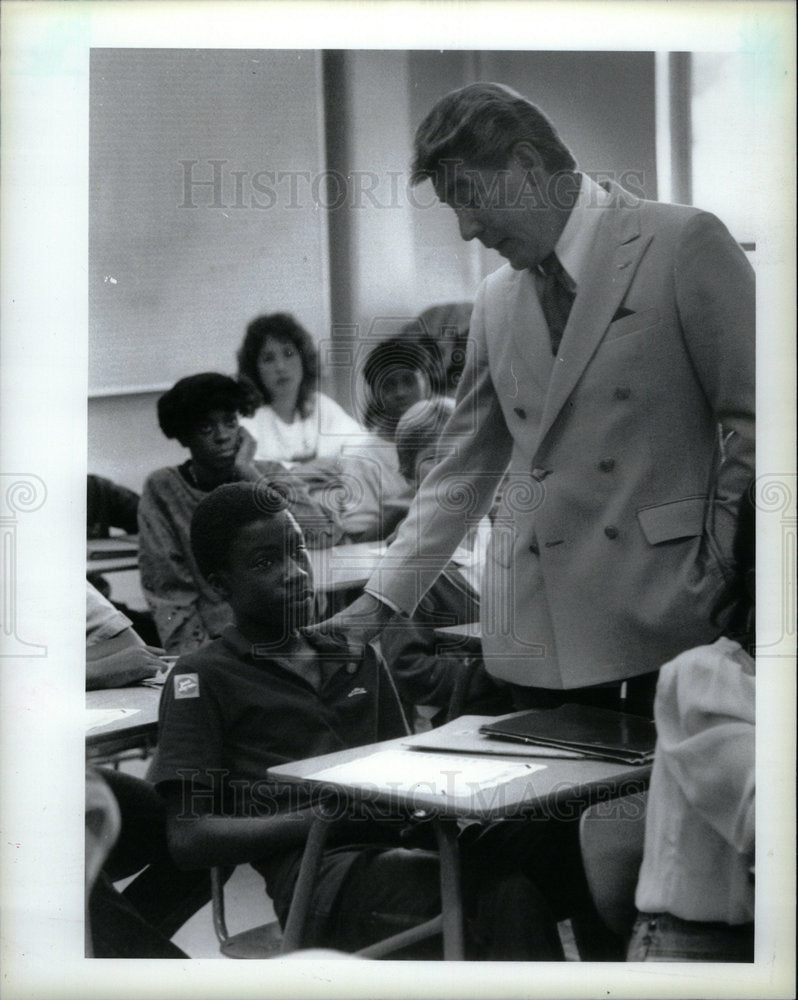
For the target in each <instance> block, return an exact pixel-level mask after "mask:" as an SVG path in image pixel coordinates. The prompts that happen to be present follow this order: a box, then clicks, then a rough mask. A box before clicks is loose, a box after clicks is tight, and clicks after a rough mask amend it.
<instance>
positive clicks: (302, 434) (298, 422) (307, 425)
mask: <svg viewBox="0 0 798 1000" xmlns="http://www.w3.org/2000/svg"><path fill="white" fill-rule="evenodd" d="M238 373H239V375H241V376H244V377H246V378H247V379H248V380H249V381H250V382H251V383H252V384H253V385H254V386H255V388H256V389H257V392H258V394H259V396H260V401H261V405H260V406H259V407H258V408H257V410H256V411H255V414H254V416H252V417H251V418H249V419H244V420H243V421H242V425H243V426H244V427H246V428H247V430H249V431H250V433H251V434H252V436H253V437H254V438H255V440H256V442H257V449H256V451H255V458H257V459H268V460H271V461H278V462H284V463H292V462H307V461H310V459H313V458H328V457H333V456H336V455H338V454H339V453H340V451H341V448H342V446H343V445H344V444H346V443H347V440H349V439H350V438H351V437H352V436H353V435H354V436H355V438H358V437H361V436H362V434H363V429H362V428H361V426H360V425H359V424H358V422H357V421H356V420H355V419H354V418H353V417H350V416H349V414H348V413H347V412H346V410H344V409H343V408H342V407H341V406H339V405H338V403H336V402H335V401H334V400H332V399H330V397H329V396H325V395H324V393H322V392H319V391H318V388H317V382H318V355H317V352H316V346H315V344H314V343H313V340H312V338H311V336H310V334H309V333H308V332H307V330H305V328H304V327H302V326H301V325H300V324H299V323H298V322H297V321H296V319H294V317H293V316H291V315H290V314H289V313H271V314H270V315H268V316H258V317H257V318H256V319H254V320H253V321H252V322H251V323H250V324H249V326H248V327H247V332H246V336H245V337H244V341H243V343H242V345H241V348H240V350H239V352H238Z"/></svg>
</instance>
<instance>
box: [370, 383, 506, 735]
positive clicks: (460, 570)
mask: <svg viewBox="0 0 798 1000" xmlns="http://www.w3.org/2000/svg"><path fill="white" fill-rule="evenodd" d="M453 410H454V401H453V400H452V399H449V398H447V397H445V396H433V397H432V398H431V399H427V400H421V401H420V402H418V403H415V404H414V405H413V406H411V407H410V409H409V410H407V411H406V412H405V413H404V414H403V416H402V417H401V419H400V420H399V423H398V424H397V426H396V435H395V442H396V451H397V455H398V458H399V468H400V470H401V472H402V475H403V476H404V477H405V479H406V480H407V481H408V482H409V483H410V484H411V485H412V486H413V488H414V489H418V487H419V486H420V485H421V482H422V480H423V479H424V477H425V476H426V474H427V472H429V470H430V468H432V466H433V465H434V464H435V462H436V461H437V459H438V457H439V449H440V450H443V451H445V449H446V442H445V441H443V442H441V434H442V432H443V430H444V427H445V425H446V421H447V420H448V418H449V416H450V415H451V414H452V412H453ZM489 530H490V529H489V527H487V528H486V527H485V526H475V527H474V528H472V530H470V531H468V530H467V526H466V525H465V523H464V525H463V531H464V544H463V546H462V547H461V548H460V549H458V550H457V551H456V552H455V555H454V557H453V558H452V561H451V562H450V563H449V565H448V566H447V567H446V569H445V570H444V571H443V572H442V573H441V575H440V576H439V577H438V578H437V580H436V581H435V583H434V584H433V585H432V587H431V588H430V589H429V591H427V593H426V594H425V595H424V598H423V599H422V601H421V603H420V604H419V606H418V607H417V608H416V611H415V612H414V614H413V615H412V616H411V617H410V619H409V620H406V621H403V622H402V624H401V626H400V627H398V628H390V627H389V628H387V629H386V630H385V631H384V632H383V633H382V635H381V636H380V639H379V643H380V648H381V649H382V651H383V654H384V656H385V659H386V662H387V663H388V665H389V667H390V669H391V672H392V674H393V676H394V678H395V679H396V682H397V686H398V688H399V691H400V693H401V694H402V696H403V698H404V699H405V700H406V701H407V703H408V704H409V705H424V706H432V707H435V708H437V709H438V710H439V711H438V713H437V715H435V716H434V718H433V725H436V724H440V723H442V722H447V721H449V719H454V718H457V717H458V716H460V715H499V714H500V713H502V712H511V711H512V710H513V703H512V699H511V697H510V695H509V694H508V692H507V691H506V690H505V688H504V686H503V685H502V684H501V683H497V682H495V681H494V680H493V679H492V678H491V677H490V676H489V675H488V673H487V671H486V670H485V665H484V663H483V662H482V658H481V657H480V656H473V655H470V654H465V653H463V652H462V651H460V652H458V651H457V650H455V649H452V648H450V647H449V648H447V646H446V645H444V644H443V643H442V642H441V641H440V640H439V639H438V638H437V637H436V635H435V629H436V628H440V627H441V626H444V625H463V624H465V623H467V622H475V621H479V590H480V586H481V578H482V570H483V566H484V547H485V542H486V541H487V538H486V531H489Z"/></svg>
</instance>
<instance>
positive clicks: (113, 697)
mask: <svg viewBox="0 0 798 1000" xmlns="http://www.w3.org/2000/svg"><path fill="white" fill-rule="evenodd" d="M160 696H161V690H160V688H154V687H147V686H145V685H143V684H137V685H135V686H133V687H120V688H101V689H99V690H97V691H87V692H86V708H87V709H88V710H89V711H87V713H86V726H87V727H88V726H89V725H90V723H91V721H92V715H94V716H95V718H96V717H98V716H97V714H96V713H99V712H113V711H114V710H119V709H124V710H125V713H126V714H125V715H123V716H120V717H118V718H115V719H111V720H110V721H108V722H106V723H104V724H103V725H101V726H97V727H95V728H91V729H89V728H87V729H86V749H87V752H88V753H89V756H98V755H101V754H106V753H114V752H116V751H118V750H126V749H129V748H130V747H135V746H142V745H146V744H147V743H148V741H149V739H150V738H151V737H152V738H154V736H155V733H156V730H157V728H158V701H159V699H160ZM90 713H91V714H90Z"/></svg>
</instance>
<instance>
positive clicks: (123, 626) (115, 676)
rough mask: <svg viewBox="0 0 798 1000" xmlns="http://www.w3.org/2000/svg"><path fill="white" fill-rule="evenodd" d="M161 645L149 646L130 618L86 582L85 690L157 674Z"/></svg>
mask: <svg viewBox="0 0 798 1000" xmlns="http://www.w3.org/2000/svg"><path fill="white" fill-rule="evenodd" d="M163 652H164V650H162V649H161V648H160V647H157V646H148V645H147V644H146V643H145V642H144V641H143V639H141V638H140V637H139V635H138V634H137V633H136V632H135V631H134V629H133V627H132V623H131V621H130V619H129V618H128V617H127V616H126V615H124V614H123V613H122V612H121V611H120V610H119V609H118V608H115V607H114V605H113V604H111V602H110V601H109V600H107V599H106V598H105V597H103V595H102V594H101V593H100V592H99V591H98V590H97V589H96V588H95V587H94V586H93V585H92V584H91V583H90V582H89V581H88V580H87V581H86V690H87V691H92V690H94V689H95V688H110V687H127V686H128V685H130V684H136V683H137V682H138V681H142V680H144V678H145V677H154V676H155V674H157V673H158V671H159V670H160V669H161V668H162V666H163V664H162V662H161V660H160V659H159V658H158V657H159V654H161V653H163Z"/></svg>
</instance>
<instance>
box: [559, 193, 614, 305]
mask: <svg viewBox="0 0 798 1000" xmlns="http://www.w3.org/2000/svg"><path fill="white" fill-rule="evenodd" d="M580 177H581V180H580V183H579V194H578V195H577V199H576V204H575V205H574V207H573V209H572V210H571V214H570V215H569V216H568V221H567V222H566V224H565V229H563V231H562V232H561V233H560V238H559V239H558V240H557V243H556V245H555V247H554V252H555V253H556V254H557V257H558V259H559V261H560V263H561V264H562V266H563V267H564V268H565V272H566V274H567V275H568V277H569V278H570V279H571V281H572V282H573V283H574V285H576V286H577V287H578V286H579V284H580V282H581V281H582V279H583V278H584V276H585V272H586V269H587V266H588V261H589V255H590V247H591V244H592V243H593V237H594V236H595V234H596V230H597V229H598V225H599V222H600V221H601V214H602V213H601V212H600V211H598V209H601V208H604V207H605V206H606V205H607V203H608V202H609V201H610V195H609V193H608V192H607V191H605V190H604V188H603V187H601V186H600V185H598V184H596V182H595V181H594V180H592V179H591V178H590V177H588V176H587V174H581V175H580Z"/></svg>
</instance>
